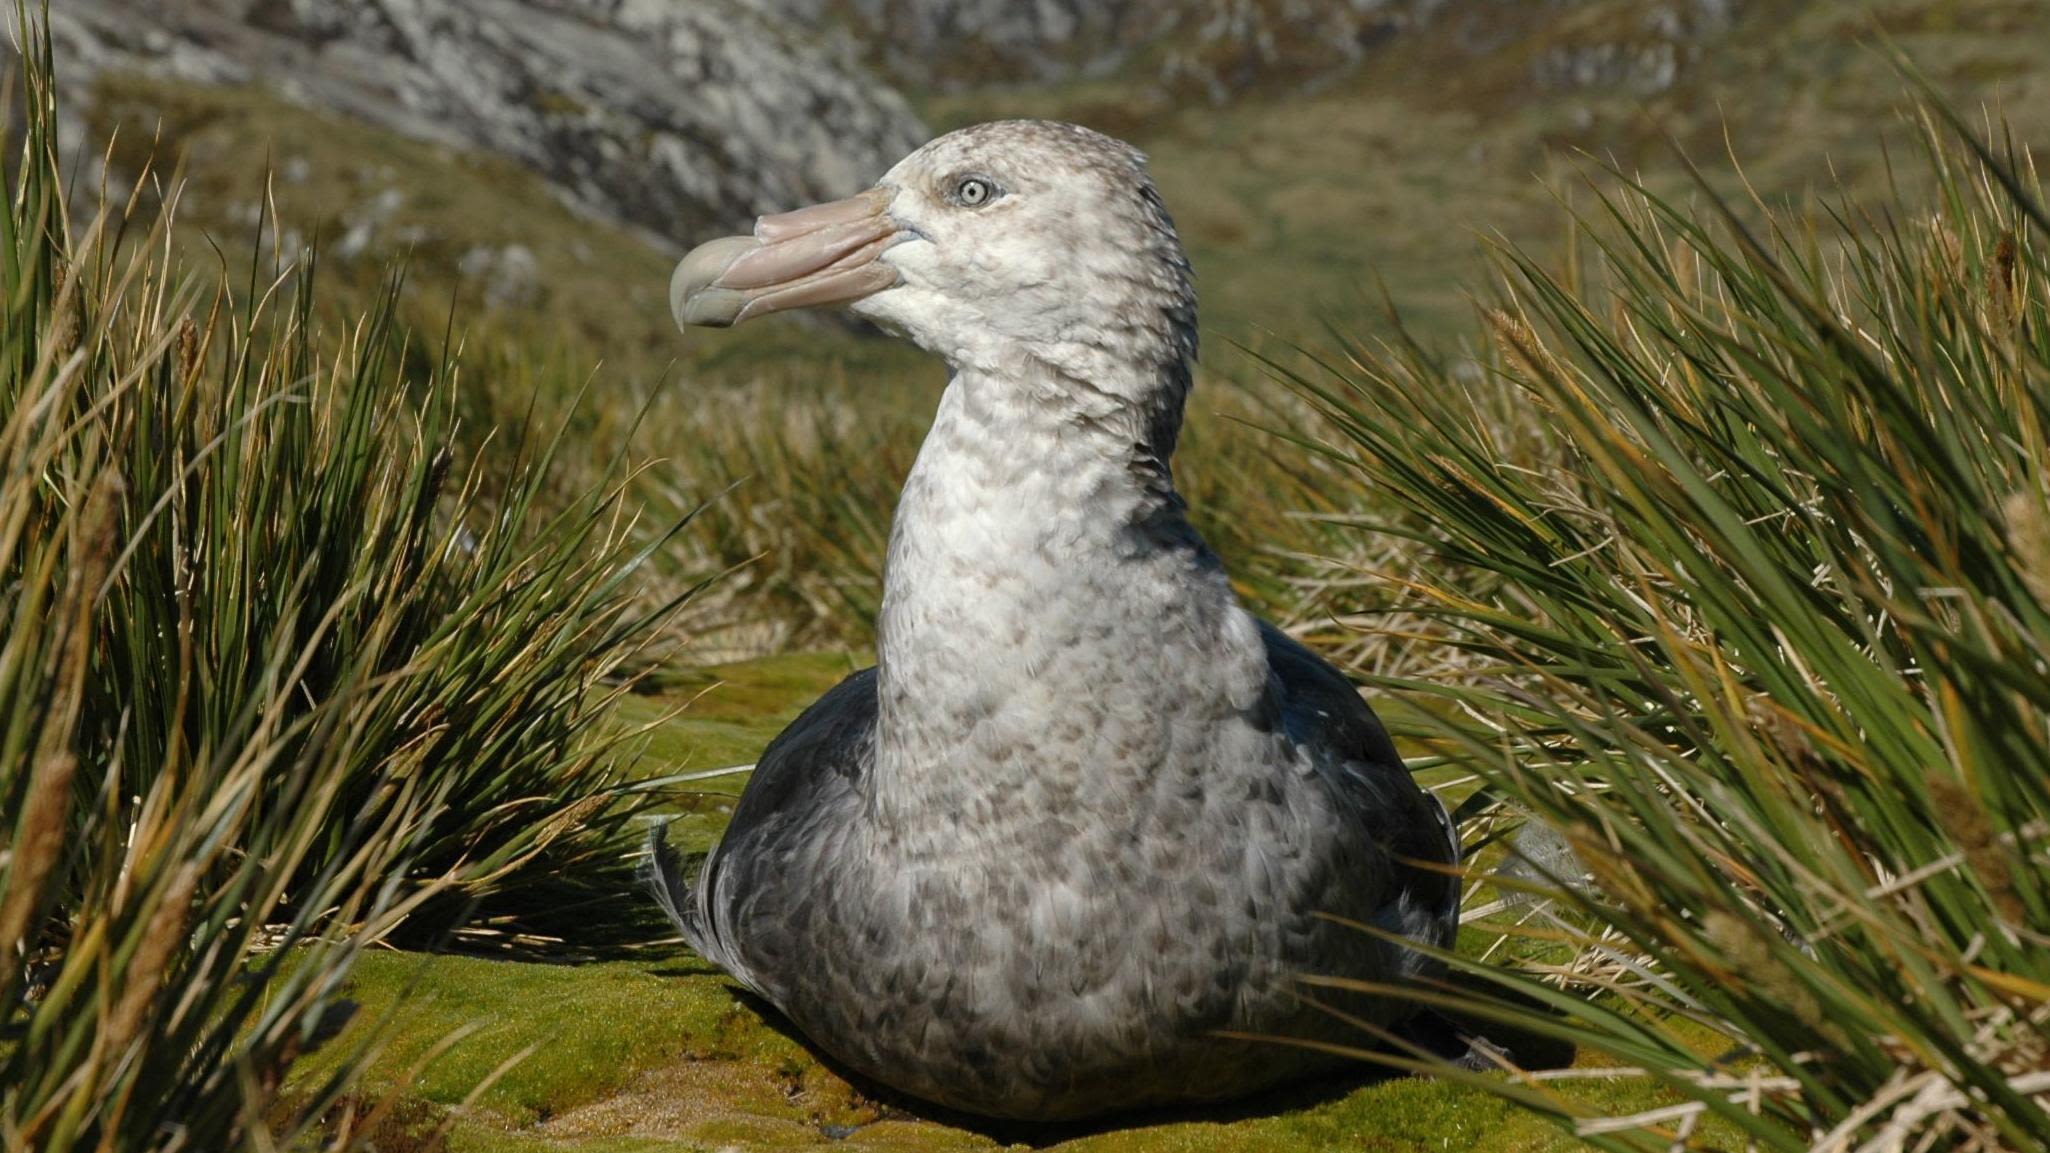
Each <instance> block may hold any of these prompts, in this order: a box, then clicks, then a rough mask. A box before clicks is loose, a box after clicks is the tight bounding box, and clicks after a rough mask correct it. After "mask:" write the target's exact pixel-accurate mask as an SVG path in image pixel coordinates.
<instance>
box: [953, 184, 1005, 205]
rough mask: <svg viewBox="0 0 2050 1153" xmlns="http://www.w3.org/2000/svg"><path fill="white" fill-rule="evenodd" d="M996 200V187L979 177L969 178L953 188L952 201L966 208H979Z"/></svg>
mask: <svg viewBox="0 0 2050 1153" xmlns="http://www.w3.org/2000/svg"><path fill="white" fill-rule="evenodd" d="M996 198H997V186H996V185H994V184H991V183H990V182H989V181H987V180H984V179H983V178H982V177H980V176H970V177H968V178H967V179H965V180H963V181H961V183H959V184H956V185H955V186H954V201H955V202H956V203H958V204H961V205H963V206H965V207H968V208H980V207H982V206H983V205H985V204H988V203H989V202H990V201H992V200H995V199H996Z"/></svg>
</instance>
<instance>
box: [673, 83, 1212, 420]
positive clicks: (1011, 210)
mask: <svg viewBox="0 0 2050 1153" xmlns="http://www.w3.org/2000/svg"><path fill="white" fill-rule="evenodd" d="M670 302H671V305H672V307H673V308H674V309H675V311H676V319H677V323H678V324H679V325H691V324H701V325H714V326H723V325H727V324H737V323H739V322H741V321H744V320H747V319H749V318H751V317H754V316H758V315H762V314H764V313H768V312H777V311H782V310H785V309H790V308H811V307H821V306H826V305H835V304H845V305H849V306H850V307H851V310H852V311H853V312H854V313H855V314H856V315H859V316H863V317H866V318H868V319H870V320H873V321H875V322H876V323H878V324H880V325H882V326H884V327H885V328H888V329H891V330H893V331H896V332H899V333H902V334H903V335H904V336H906V337H908V338H909V339H910V340H912V341H913V342H914V343H916V344H918V345H919V346H920V347H922V348H925V349H928V350H930V351H932V352H934V353H937V354H938V355H940V356H942V357H944V358H946V360H947V362H948V363H949V364H951V365H953V366H954V367H955V368H956V369H957V370H959V371H964V372H975V373H977V374H979V375H988V376H991V377H995V378H1003V379H1020V380H1023V379H1032V380H1035V381H1038V382H1041V383H1042V384H1046V385H1049V386H1051V387H1054V388H1056V389H1058V388H1061V387H1063V382H1065V384H1066V386H1071V387H1073V388H1075V389H1077V390H1078V392H1079V391H1086V392H1087V393H1088V394H1090V396H1091V397H1092V399H1094V400H1097V401H1100V400H1102V399H1103V398H1104V397H1105V394H1106V393H1108V394H1110V397H1111V399H1113V400H1116V401H1121V402H1123V403H1125V404H1129V405H1132V406H1134V407H1135V408H1136V409H1138V410H1139V411H1141V412H1143V413H1145V414H1146V419H1147V422H1148V423H1150V424H1155V425H1156V427H1157V425H1158V423H1159V422H1160V421H1162V419H1163V418H1165V419H1166V421H1168V422H1169V427H1168V428H1166V429H1164V430H1161V431H1163V432H1165V433H1166V440H1167V443H1166V444H1163V445H1160V447H1161V448H1163V449H1166V448H1168V447H1170V446H1171V445H1172V439H1173V425H1174V424H1178V423H1179V420H1180V415H1181V402H1182V394H1183V393H1184V392H1185V391H1186V389H1187V386H1188V375H1189V364H1190V362H1191V361H1192V360H1193V359H1194V358H1195V354H1196V323H1195V322H1196V304H1195V291H1194V288H1193V285H1192V283H1191V277H1190V271H1189V264H1188V260H1187V259H1186V257H1184V256H1183V254H1182V247H1181V242H1180V240H1179V239H1178V238H1177V237H1176V235H1175V230H1174V223H1173V221H1171V220H1169V219H1168V215H1167V211H1166V209H1165V208H1164V207H1163V206H1162V205H1161V202H1160V196H1159V194H1158V193H1157V192H1156V191H1155V190H1154V187H1153V182H1152V180H1151V179H1149V178H1148V177H1147V175H1146V161H1145V157H1144V156H1142V155H1141V154H1140V153H1139V152H1138V151H1136V150H1135V149H1133V148H1132V147H1131V146H1129V145H1127V144H1124V143H1122V142H1120V141H1117V140H1113V139H1111V138H1110V137H1108V136H1104V135H1101V134H1099V133H1096V132H1091V131H1089V130H1088V129H1086V128H1080V127H1077V126H1075V125H1072V124H1056V123H1049V122H1046V121H1034V120H1008V121H998V122H995V123H990V124H978V125H976V126H974V127H971V128H964V129H961V130H960V131H958V132H952V133H949V134H948V135H946V136H942V137H940V138H939V139H937V140H934V141H932V142H931V143H929V144H927V145H926V146H925V147H923V148H920V149H919V150H918V151H916V152H914V153H912V154H911V155H909V156H907V157H905V158H904V159H903V160H902V161H900V162H898V164H897V165H896V167H894V168H892V169H890V171H889V172H888V173H887V174H886V175H885V176H884V177H883V178H882V180H881V181H880V182H878V183H877V185H876V186H875V187H874V188H872V189H870V190H869V191H867V192H864V193H861V194H860V195H858V196H854V197H850V198H848V199H847V200H841V201H835V202H833V203H831V204H822V205H818V206H816V207H812V208H804V209H799V210H797V211H795V212H790V213H783V214H780V215H776V216H765V217H762V218H761V219H760V220H759V221H758V222H757V223H756V226H755V234H754V235H753V236H751V237H728V238H725V239H721V240H715V241H712V242H711V243H709V244H705V245H701V246H700V247H698V248H697V249H695V250H693V251H692V252H691V253H690V254H689V255H688V256H686V257H685V258H684V260H683V262H682V263H681V264H680V265H678V266H677V270H676V276H675V278H674V279H673V280H672V281H671V285H670Z"/></svg>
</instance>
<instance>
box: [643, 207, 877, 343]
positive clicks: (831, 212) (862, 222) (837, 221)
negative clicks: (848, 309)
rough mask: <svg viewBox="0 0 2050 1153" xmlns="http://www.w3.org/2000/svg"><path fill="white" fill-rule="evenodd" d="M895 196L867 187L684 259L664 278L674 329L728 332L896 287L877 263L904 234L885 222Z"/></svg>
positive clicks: (758, 225) (770, 219) (759, 223)
mask: <svg viewBox="0 0 2050 1153" xmlns="http://www.w3.org/2000/svg"><path fill="white" fill-rule="evenodd" d="M892 195H893V193H892V192H891V190H890V189H887V188H871V189H869V190H868V191H867V192H863V193H861V194H859V195H856V196H850V197H848V198H847V199H845V200H835V201H832V202H831V203H828V204H815V205H813V206H811V207H810V208H800V209H798V210H797V211H795V212H782V213H777V214H776V215H773V216H764V217H761V218H760V219H758V220H756V221H755V231H754V235H753V236H723V237H720V238H719V239H717V240H712V241H707V242H706V243H704V244H700V245H698V246H697V247H696V248H693V249H691V250H690V252H689V253H688V254H687V255H685V256H684V258H683V260H682V262H681V263H679V264H678V265H677V266H676V273H675V275H673V276H671V277H670V278H669V310H670V311H671V312H673V313H674V314H675V315H676V326H677V327H678V328H685V327H688V326H690V325H693V324H698V325H705V326H708V327H712V328H725V327H727V326H729V325H734V324H739V323H740V322H741V321H743V320H750V319H752V318H754V317H757V316H763V315H766V314H768V313H771V312H783V311H785V310H788V309H792V308H822V307H825V306H827V305H834V304H848V303H851V302H853V301H856V300H860V299H861V298H862V297H864V296H872V295H874V294H875V293H878V292H881V291H882V290H883V289H885V288H890V287H892V286H894V285H896V284H897V282H898V276H897V270H896V269H894V268H891V267H890V266H889V265H887V264H883V263H880V262H878V261H877V260H876V257H878V256H880V255H882V252H883V250H884V249H885V248H888V247H889V246H890V245H891V244H893V243H895V242H896V241H897V240H898V239H899V238H901V237H903V236H905V235H907V233H905V232H904V231H903V230H901V229H899V228H898V227H897V225H896V224H895V223H893V222H892V221H891V220H890V218H889V215H888V209H889V207H890V199H891V197H892Z"/></svg>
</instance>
